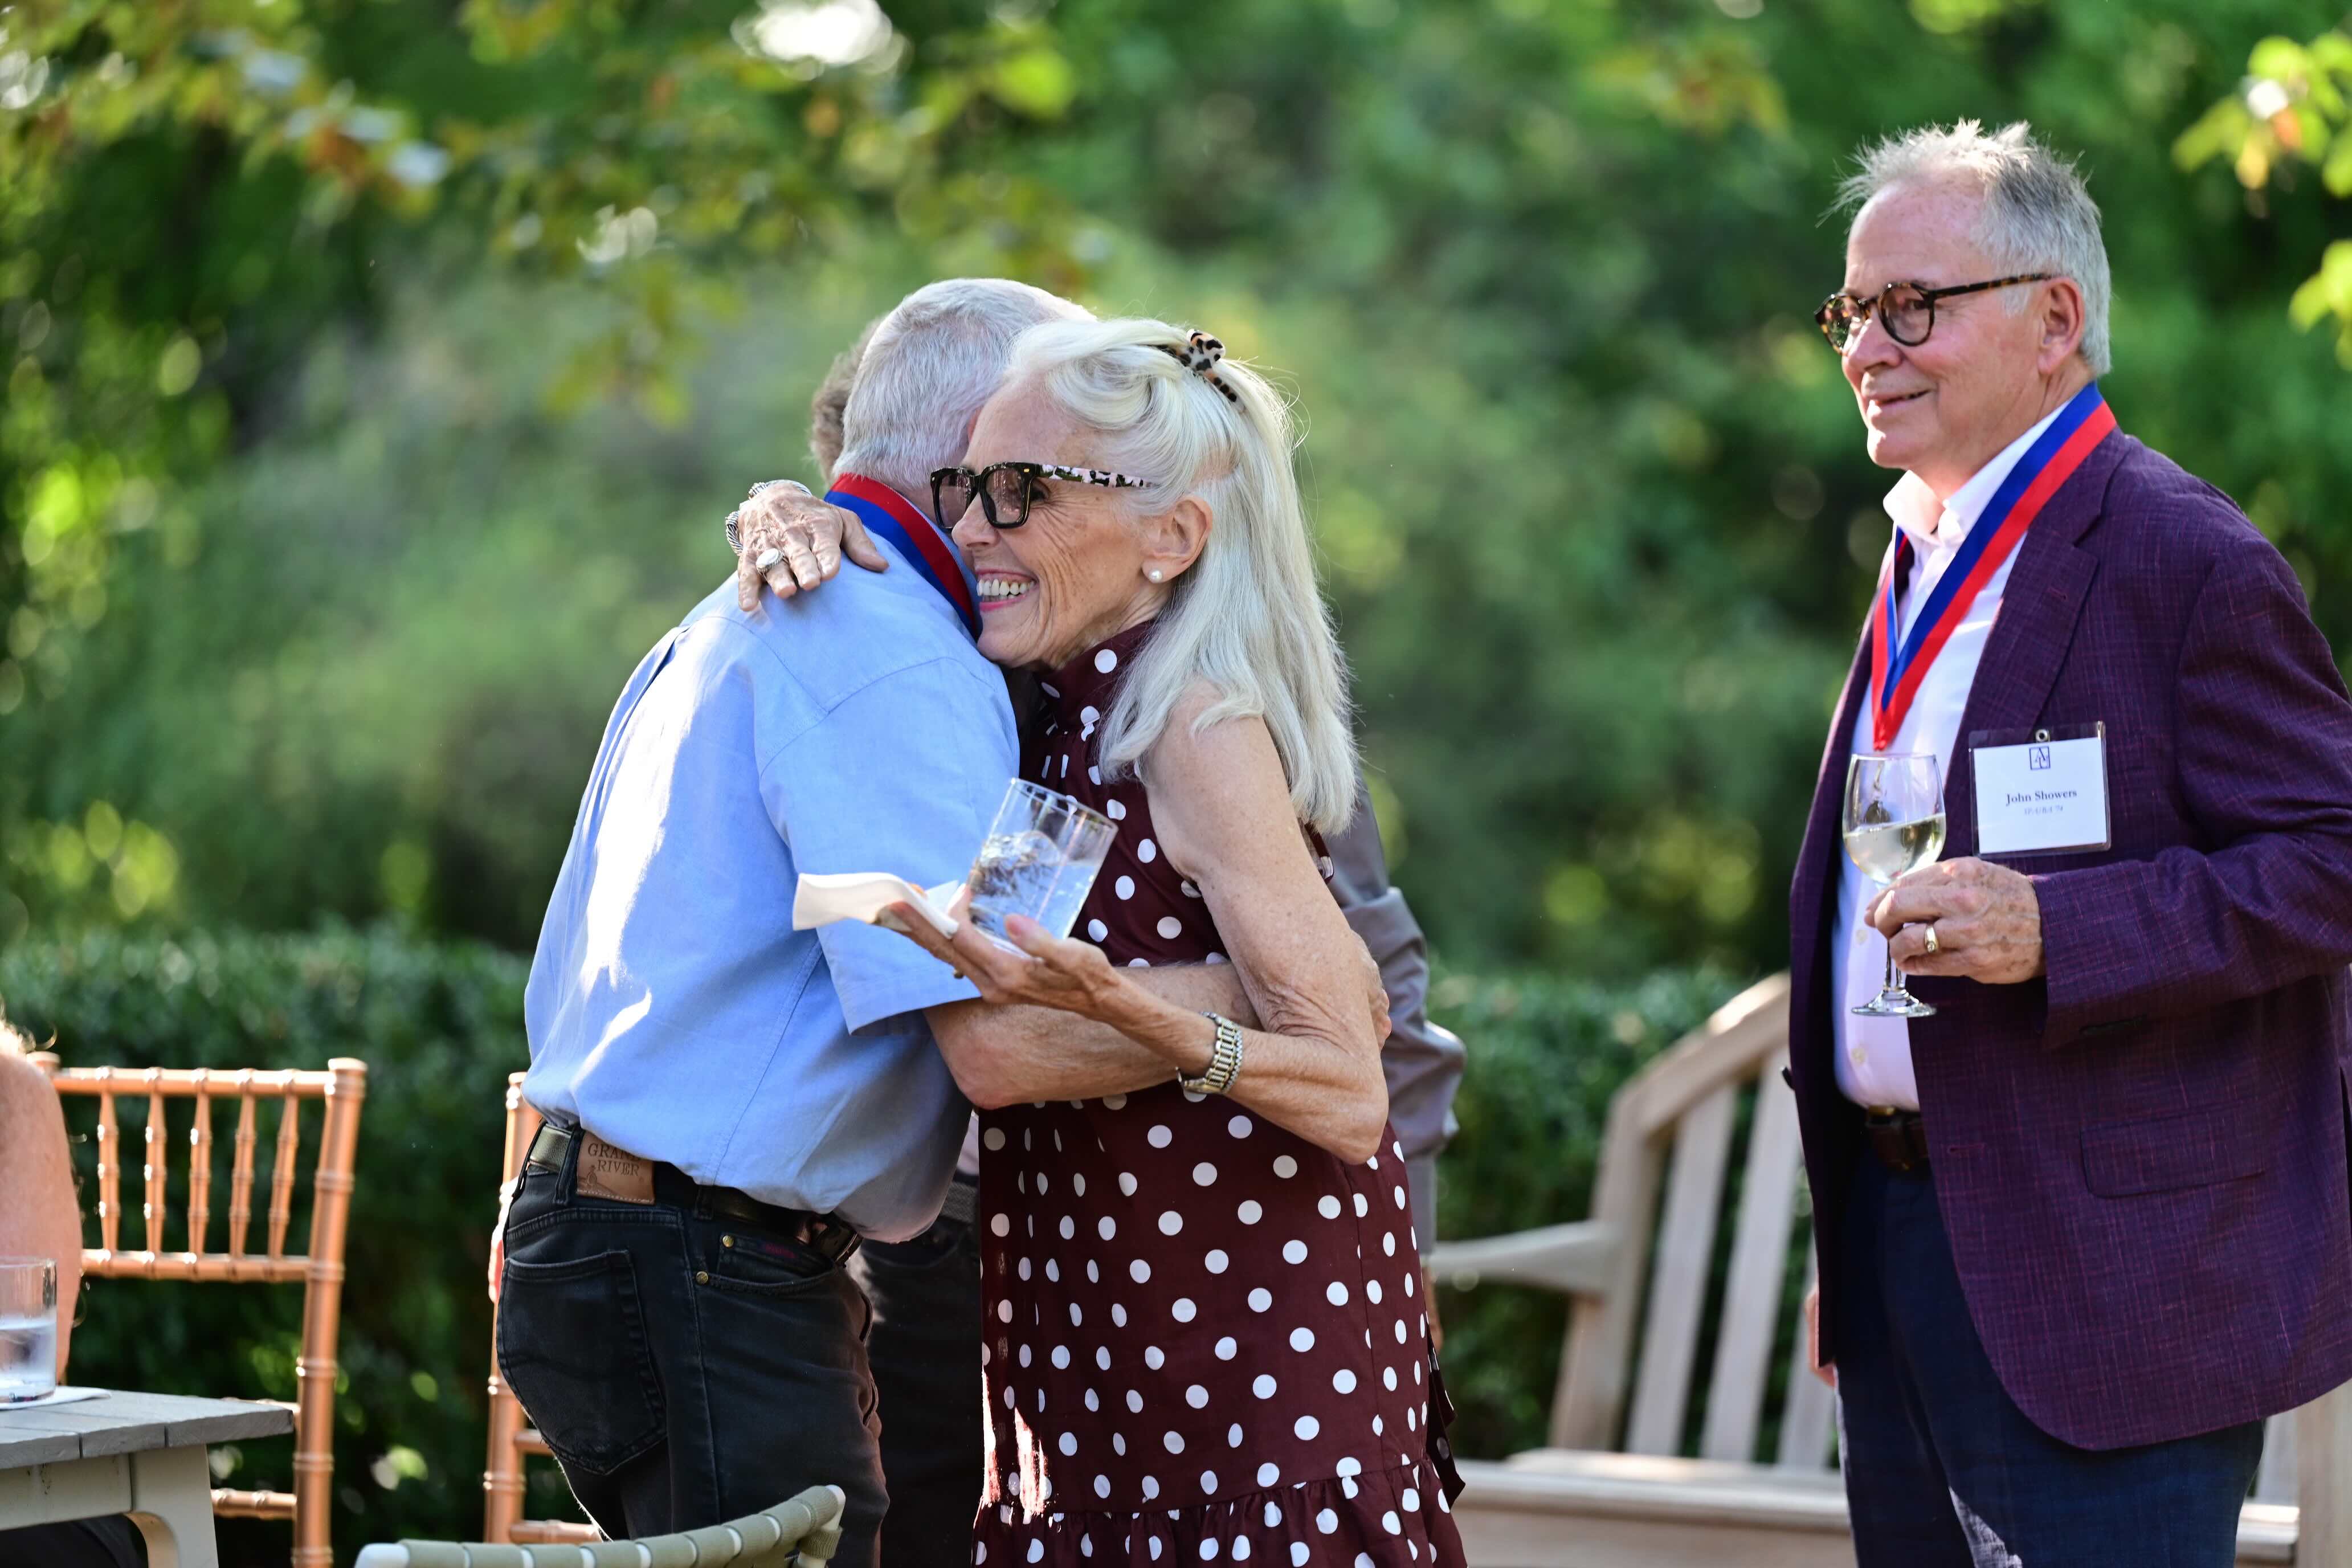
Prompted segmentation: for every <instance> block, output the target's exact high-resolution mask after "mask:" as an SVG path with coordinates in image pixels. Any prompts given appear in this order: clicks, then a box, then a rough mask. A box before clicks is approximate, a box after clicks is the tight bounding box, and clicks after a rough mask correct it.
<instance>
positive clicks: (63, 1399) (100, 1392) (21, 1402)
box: [0, 1384, 106, 1415]
mask: <svg viewBox="0 0 2352 1568" xmlns="http://www.w3.org/2000/svg"><path fill="white" fill-rule="evenodd" d="M105 1397H106V1390H104V1389H102V1388H75V1387H72V1386H70V1385H66V1384H60V1385H59V1386H58V1387H56V1388H52V1389H51V1390H49V1391H48V1392H47V1394H42V1395H40V1396H39V1397H38V1398H37V1399H18V1400H12V1401H10V1402H9V1403H8V1404H5V1405H0V1415H5V1414H6V1413H7V1412H8V1411H11V1410H38V1409H39V1408H40V1407H41V1406H42V1405H72V1404H75V1403H77V1402H79V1401H80V1400H84V1399H103V1398H105Z"/></svg>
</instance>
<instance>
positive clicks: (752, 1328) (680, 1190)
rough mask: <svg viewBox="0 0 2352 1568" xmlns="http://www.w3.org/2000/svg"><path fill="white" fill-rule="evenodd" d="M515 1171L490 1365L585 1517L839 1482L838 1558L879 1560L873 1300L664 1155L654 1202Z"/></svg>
mask: <svg viewBox="0 0 2352 1568" xmlns="http://www.w3.org/2000/svg"><path fill="white" fill-rule="evenodd" d="M578 1158H579V1144H578V1142H576V1141H575V1142H573V1144H572V1150H571V1152H569V1153H567V1154H566V1156H565V1159H564V1166H563V1169H562V1171H560V1172H551V1171H546V1170H541V1169H536V1168H532V1169H527V1170H526V1171H525V1172H524V1173H523V1179H522V1184H521V1186H520V1189H519V1190H518V1191H517V1192H516V1194H515V1196H514V1201H513V1203H512V1204H511V1205H509V1210H508V1214H507V1228H506V1272H505V1274H504V1275H503V1276H502V1277H501V1280H500V1284H499V1346H498V1350H499V1370H500V1371H501V1372H502V1373H504V1374H505V1376H506V1380H507V1384H508V1386H509V1387H510V1388H512V1389H513V1390H514V1392H515V1396H516V1398H518V1399H520V1401H521V1402H522V1406H523V1408H524V1409H525V1410H526V1411H528V1412H529V1413H530V1418H531V1424H532V1425H533V1426H537V1427H538V1428H539V1430H540V1432H541V1434H542V1435H543V1436H545V1437H546V1438H547V1445H548V1447H550V1448H551V1449H552V1450H554V1453H555V1457H556V1459H557V1461H558V1462H559V1463H560V1464H562V1467H563V1477H564V1479H565V1480H566V1481H568V1482H570V1483H571V1486H572V1495H573V1496H574V1497H576V1498H578V1499H579V1500H580V1505H581V1507H583V1508H584V1509H586V1510H588V1514H589V1517H590V1518H592V1519H593V1520H594V1521H596V1522H597V1524H598V1525H600V1526H601V1527H603V1529H604V1532H605V1533H606V1534H607V1535H611V1536H614V1537H622V1536H637V1535H656V1534H660V1533H662V1532H663V1531H673V1530H694V1529H699V1528H701V1527H702V1526H705V1525H711V1524H718V1523H721V1522H723V1521H727V1520H730V1519H735V1518H740V1516H742V1515H744V1514H747V1513H755V1512H757V1511H758V1510H761V1509H763V1508H766V1507H768V1506H769V1505H770V1504H772V1503H776V1502H780V1501H782V1500H783V1499H785V1498H788V1497H791V1496H792V1495H793V1493H795V1492H798V1491H800V1490H802V1489H803V1488H807V1487H811V1486H816V1485H820V1484H824V1483H830V1484H832V1485H834V1486H837V1487H839V1488H841V1489H842V1490H843V1491H844V1492H845V1493H846V1494H847V1495H848V1507H847V1509H846V1510H845V1513H844V1515H843V1523H842V1538H841V1550H840V1552H838V1553H836V1554H835V1559H834V1561H835V1563H839V1564H841V1565H842V1568H875V1540H876V1534H877V1530H878V1529H879V1527H880V1525H881V1522H882V1515H883V1511H884V1510H885V1508H886V1507H887V1503H888V1494H887V1491H886V1489H885V1488H884V1485H883V1479H882V1465H881V1458H880V1453H879V1449H878V1447H877V1433H878V1431H879V1425H880V1424H879V1421H878V1419H877V1413H876V1408H875V1393H874V1379H873V1377H872V1375H871V1373H869V1372H868V1370H867V1367H866V1325H867V1321H868V1318H869V1313H868V1312H867V1310H866V1301H865V1298H864V1297H863V1296H861V1295H860V1294H859V1292H858V1289H857V1287H856V1285H855V1284H853V1283H852V1282H851V1281H850V1279H849V1278H848V1276H847V1275H846V1274H845V1273H844V1272H843V1270H842V1269H841V1268H838V1267H836V1266H835V1264H833V1263H831V1262H830V1261H828V1260H826V1259H825V1258H823V1257H821V1256H820V1255H818V1254H816V1253H815V1252H814V1251H812V1250H810V1249H809V1248H807V1247H803V1246H802V1245H801V1244H800V1243H798V1242H795V1241H793V1240H790V1239H787V1238H784V1237H780V1236H776V1235H772V1234H768V1233H763V1232H762V1231H761V1230H760V1229H759V1228H758V1227H757V1226H751V1225H748V1224H746V1223H745V1222H744V1221H742V1220H740V1219H730V1218H722V1217H718V1216H714V1215H710V1214H709V1213H708V1212H706V1211H705V1210H704V1209H703V1207H702V1205H700V1204H699V1203H698V1200H697V1197H696V1188H695V1187H694V1185H693V1184H691V1183H690V1182H688V1181H687V1180H686V1178H685V1177H683V1176H682V1175H679V1174H678V1173H677V1172H675V1171H673V1170H671V1169H670V1168H669V1167H667V1166H657V1167H656V1175H655V1185H654V1191H655V1195H656V1202H654V1203H652V1204H626V1203H617V1202H613V1201H609V1200H606V1199H602V1198H586V1197H581V1196H579V1195H578V1194H576V1193H574V1191H573V1190H572V1167H573V1165H574V1163H576V1162H577V1160H578Z"/></svg>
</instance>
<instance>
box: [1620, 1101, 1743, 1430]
mask: <svg viewBox="0 0 2352 1568" xmlns="http://www.w3.org/2000/svg"><path fill="white" fill-rule="evenodd" d="M1737 1092H1738V1086H1737V1085H1736V1084H1731V1083H1726V1084H1724V1085H1722V1086H1721V1087H1719V1088H1717V1089H1714V1090H1713V1091H1712V1092H1710V1093H1709V1094H1708V1095H1707V1097H1706V1099H1705V1100H1701V1101H1699V1103H1698V1105H1697V1107H1696V1109H1694V1110H1692V1111H1691V1113H1690V1114H1689V1115H1688V1116H1686V1117H1685V1118H1684V1119H1683V1121H1682V1125H1681V1127H1680V1128H1679V1129H1678V1130H1677V1131H1676V1132H1675V1152H1674V1159H1673V1163H1672V1164H1671V1165H1670V1166H1669V1167H1668V1169H1667V1173H1666V1211H1665V1220H1664V1224H1663V1225H1661V1226H1660V1227H1659V1231H1658V1254H1657V1267H1656V1269H1655V1272H1654V1274H1653V1275H1652V1277H1651V1280H1650V1301H1649V1310H1648V1314H1647V1318H1646V1320H1645V1323H1644V1327H1643V1334H1642V1349H1641V1356H1642V1365H1641V1371H1640V1373H1639V1374H1638V1376H1637V1378H1636V1380H1635V1382H1634V1385H1633V1420H1632V1422H1631V1424H1630V1425H1629V1426H1627V1428H1626V1434H1625V1447H1626V1448H1627V1450H1628V1451H1630V1452H1633V1453H1636V1454H1671V1453H1674V1452H1675V1450H1676V1449H1677V1448H1679V1447H1681V1446H1682V1427H1683V1408H1684V1404H1685V1399H1686V1398H1687V1396H1688V1395H1689V1393H1690V1376H1691V1362H1692V1360H1693V1358H1694V1357H1695V1355H1696V1352H1697V1350H1698V1328H1699V1314H1700V1311H1701V1309H1702V1308H1703V1307H1704V1305H1705V1298H1706V1274H1707V1263H1708V1260H1709V1259H1710V1258H1711V1257H1712V1255H1713V1253H1714V1250H1715V1215H1716V1209H1717V1205H1718V1204H1719V1203H1720V1202H1721V1201H1722V1196H1723V1173H1724V1167H1725V1165H1726V1164H1727V1162H1728V1161H1729V1159H1730V1155H1731V1123H1732V1108H1733V1100H1734V1096H1735V1095H1736V1094H1737Z"/></svg>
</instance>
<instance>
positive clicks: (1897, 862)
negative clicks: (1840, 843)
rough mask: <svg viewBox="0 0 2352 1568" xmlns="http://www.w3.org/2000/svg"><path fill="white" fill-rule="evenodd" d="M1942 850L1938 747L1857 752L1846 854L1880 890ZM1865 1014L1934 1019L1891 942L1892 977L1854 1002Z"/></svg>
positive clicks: (1849, 790) (1849, 780) (1848, 785)
mask: <svg viewBox="0 0 2352 1568" xmlns="http://www.w3.org/2000/svg"><path fill="white" fill-rule="evenodd" d="M1943 852H1944V770H1943V768H1942V766H1941V764H1939V763H1937V760H1936V754H1935V753H1934V752H1856V753H1854V757H1853V762H1852V763H1849V764H1848V765H1847V768H1846V774H1845V853H1846V858H1848V859H1850V860H1852V861H1853V863H1854V865H1855V866H1856V867H1858V868H1860V869H1861V871H1862V874H1863V875H1864V876H1865V877H1867V878H1869V879H1871V881H1872V882H1874V884H1876V885H1877V888H1878V890H1879V891H1880V892H1882V893H1883V892H1885V890H1886V889H1888V888H1890V887H1892V886H1894V884H1895V881H1896V880H1897V879H1900V878H1901V877H1903V876H1904V874H1905V873H1906V872H1910V871H1916V870H1917V869H1918V868H1920V867H1922V866H1927V865H1932V864H1934V862H1935V859H1936V857H1937V856H1938V855H1940V854H1942V853H1943ZM1853 1010H1854V1011H1855V1012H1856V1013H1858V1014H1860V1015H1862V1016H1864V1017H1865V1018H1932V1017H1934V1016H1936V1009H1934V1008H1933V1007H1930V1006H1928V1005H1927V1004H1926V1003H1925V1002H1922V1001H1920V1000H1919V999H1918V998H1917V997H1916V996H1914V995H1912V994H1911V993H1910V991H1909V990H1907V989H1906V987H1905V985H1904V984H1903V973H1902V971H1900V970H1898V969H1896V968H1895V944H1894V943H1893V942H1889V943H1887V947H1886V981H1885V984H1884V985H1882V986H1881V987H1880V988H1879V992H1878V994H1877V995H1875V996H1874V997H1872V998H1871V999H1870V1000H1869V1001H1867V1002H1864V1004H1862V1005H1860V1006H1858V1007H1856V1008H1854V1009H1853Z"/></svg>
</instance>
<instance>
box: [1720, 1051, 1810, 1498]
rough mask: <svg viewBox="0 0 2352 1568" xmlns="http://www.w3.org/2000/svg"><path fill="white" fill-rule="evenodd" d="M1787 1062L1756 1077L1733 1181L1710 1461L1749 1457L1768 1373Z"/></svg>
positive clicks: (1786, 1226)
mask: <svg viewBox="0 0 2352 1568" xmlns="http://www.w3.org/2000/svg"><path fill="white" fill-rule="evenodd" d="M1786 1060H1787V1058H1786V1057H1785V1056H1784V1055H1780V1054H1775V1055H1774V1056H1773V1057H1772V1058H1769V1060H1767V1061H1766V1062H1765V1064H1764V1072H1763V1075H1762V1077H1761V1078H1759V1079H1758V1080H1757V1089H1756V1119H1755V1123H1754V1131H1751V1132H1750V1133H1749V1134H1748V1166H1747V1172H1746V1175H1745V1178H1744V1179H1743V1180H1742V1182H1741V1184H1740V1202H1739V1228H1738V1233H1737V1236H1736V1237H1735V1239H1734V1240H1733V1243H1732V1247H1731V1268H1730V1272H1729V1274H1728V1275H1727V1277H1726V1279H1725V1284H1724V1289H1723V1318H1722V1329H1721V1331H1719V1332H1718V1333H1717V1336H1716V1348H1715V1372H1714V1374H1713V1377H1712V1379H1711V1381H1710V1382H1709V1384H1708V1391H1707V1396H1706V1430H1705V1431H1704V1432H1703V1433H1702V1434H1701V1435H1700V1439H1699V1450H1698V1451H1699V1453H1700V1455H1701V1456H1702V1457H1703V1458H1709V1459H1742V1460H1744V1459H1749V1458H1754V1457H1755V1453H1756V1426H1757V1419H1758V1417H1759V1415H1761V1414H1762V1412H1763V1408H1764V1384H1765V1380H1766V1376H1767V1374H1768V1373H1769V1372H1770V1371H1771V1363H1772V1341H1773V1337H1774V1333H1775V1331H1776V1330H1778V1329H1779V1328H1780V1283H1781V1280H1782V1279H1784V1278H1785V1277H1786V1276H1787V1274H1788V1271H1789V1232H1790V1227H1791V1226H1792V1224H1793V1222H1794V1219H1795V1216H1796V1208H1797V1163H1798V1153H1799V1149H1798V1135H1797V1097H1796V1096H1795V1095H1793V1094H1791V1093H1790V1092H1789V1090H1788V1089H1787V1086H1785V1085H1784V1084H1782V1083H1781V1081H1780V1067H1781V1065H1782V1064H1783V1063H1784V1062H1785V1061H1786Z"/></svg>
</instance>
